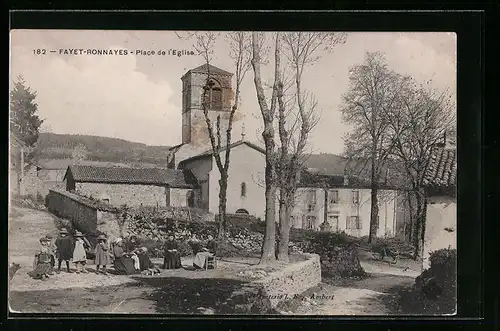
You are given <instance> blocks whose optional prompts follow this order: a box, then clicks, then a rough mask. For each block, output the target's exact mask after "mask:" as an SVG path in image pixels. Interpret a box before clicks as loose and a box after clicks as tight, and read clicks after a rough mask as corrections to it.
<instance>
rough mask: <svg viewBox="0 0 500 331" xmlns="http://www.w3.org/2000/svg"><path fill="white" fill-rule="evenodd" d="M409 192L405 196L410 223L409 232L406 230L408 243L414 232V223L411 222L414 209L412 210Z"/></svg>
mask: <svg viewBox="0 0 500 331" xmlns="http://www.w3.org/2000/svg"><path fill="white" fill-rule="evenodd" d="M411 194H412V193H411V192H408V193H407V195H406V199H407V202H408V209H409V212H410V222H409V225H408V227H409V230H408V242H410V243H411V242H412V238H413V232H414V229H413V227H414V222H413V215H414V208H413V199H412V196H411Z"/></svg>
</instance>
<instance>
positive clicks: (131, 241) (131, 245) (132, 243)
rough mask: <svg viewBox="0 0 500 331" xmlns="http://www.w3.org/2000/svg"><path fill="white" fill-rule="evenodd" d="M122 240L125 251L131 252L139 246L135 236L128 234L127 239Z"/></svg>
mask: <svg viewBox="0 0 500 331" xmlns="http://www.w3.org/2000/svg"><path fill="white" fill-rule="evenodd" d="M124 242H125V249H126V250H127V252H133V251H135V250H136V249H137V248H139V247H138V246H139V241H138V240H137V237H136V236H130V237H129V238H128V239H126V240H124Z"/></svg>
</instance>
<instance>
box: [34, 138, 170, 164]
mask: <svg viewBox="0 0 500 331" xmlns="http://www.w3.org/2000/svg"><path fill="white" fill-rule="evenodd" d="M38 145H39V151H40V155H39V158H40V159H68V158H71V157H72V153H73V151H74V149H75V147H77V146H78V145H83V146H85V148H86V149H87V152H88V157H87V159H88V160H92V161H102V162H114V163H134V162H136V163H151V164H158V165H163V166H164V165H166V164H167V157H168V149H169V146H148V145H146V144H142V143H137V142H131V141H127V140H124V139H117V138H110V137H98V136H89V135H72V134H55V133H40V137H39V138H38Z"/></svg>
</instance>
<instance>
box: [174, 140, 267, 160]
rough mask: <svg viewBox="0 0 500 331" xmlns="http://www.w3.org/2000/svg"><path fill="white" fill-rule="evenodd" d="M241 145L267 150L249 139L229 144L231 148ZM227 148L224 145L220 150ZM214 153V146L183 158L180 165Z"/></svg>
mask: <svg viewBox="0 0 500 331" xmlns="http://www.w3.org/2000/svg"><path fill="white" fill-rule="evenodd" d="M241 145H247V146H248V147H250V148H253V149H255V150H256V151H259V152H261V153H263V154H265V153H266V151H265V150H264V149H263V148H262V147H260V146H257V145H256V144H253V143H251V142H249V141H245V140H240V141H237V142H234V143H232V144H231V145H229V148H230V149H232V148H235V147H238V146H241ZM225 150H226V146H224V147H222V148H221V149H220V152H223V151H225ZM213 154H214V151H213V150H212V148H210V149H209V150H206V151H204V152H202V153H200V154H197V155H194V156H191V157H190V158H187V159H185V160H182V161H181V162H180V163H179V166H182V164H185V163H186V162H189V161H194V160H197V159H200V158H203V157H208V156H212V155H213Z"/></svg>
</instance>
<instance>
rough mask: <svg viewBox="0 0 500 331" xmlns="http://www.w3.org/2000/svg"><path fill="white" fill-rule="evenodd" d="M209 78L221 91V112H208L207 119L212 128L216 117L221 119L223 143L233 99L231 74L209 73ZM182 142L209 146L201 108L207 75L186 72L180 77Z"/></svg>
mask: <svg viewBox="0 0 500 331" xmlns="http://www.w3.org/2000/svg"><path fill="white" fill-rule="evenodd" d="M210 78H211V79H213V80H215V81H216V82H217V83H218V84H219V85H220V87H221V90H222V110H221V111H215V110H209V117H210V120H211V122H212V125H213V127H214V133H215V125H216V121H217V117H218V116H219V115H220V117H221V132H222V138H223V139H222V142H224V141H225V130H226V129H227V125H228V122H229V112H230V110H231V107H232V100H233V99H234V92H233V90H232V86H231V79H232V75H231V74H222V73H217V72H211V73H210ZM182 83H183V92H182V112H183V115H182V142H183V143H189V144H193V145H195V146H207V147H209V146H210V140H209V135H208V130H207V124H206V120H205V116H204V114H203V108H202V98H203V87H204V86H205V85H206V83H207V73H206V72H205V73H203V72H191V71H190V72H188V73H187V74H186V75H184V76H183V77H182Z"/></svg>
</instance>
